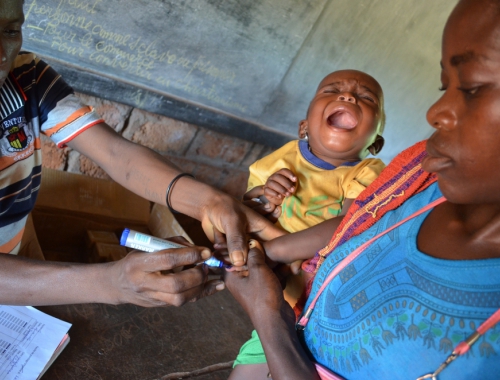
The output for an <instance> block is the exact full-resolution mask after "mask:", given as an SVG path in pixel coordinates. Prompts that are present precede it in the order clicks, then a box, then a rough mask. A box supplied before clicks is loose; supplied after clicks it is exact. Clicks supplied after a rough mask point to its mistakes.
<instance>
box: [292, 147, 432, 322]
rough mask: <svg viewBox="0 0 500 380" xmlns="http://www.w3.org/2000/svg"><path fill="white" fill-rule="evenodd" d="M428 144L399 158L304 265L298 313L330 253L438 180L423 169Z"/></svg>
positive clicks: (369, 188)
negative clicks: (324, 244)
mask: <svg viewBox="0 0 500 380" xmlns="http://www.w3.org/2000/svg"><path fill="white" fill-rule="evenodd" d="M425 144H426V141H425V140H424V141H420V142H418V143H416V144H415V145H413V146H411V147H410V148H408V149H406V150H404V151H403V152H401V153H400V154H399V155H397V156H396V157H395V158H394V160H392V161H391V163H390V164H389V165H388V166H387V167H386V168H385V169H384V170H383V171H382V173H380V176H379V177H378V178H377V179H376V180H375V181H373V182H372V184H371V185H370V186H368V187H367V188H366V189H365V190H364V191H363V192H362V193H361V194H360V195H359V196H358V197H357V198H356V200H355V201H354V202H353V204H352V205H351V207H350V208H349V210H348V212H347V214H346V216H345V217H344V220H343V221H342V223H341V224H340V225H339V227H338V228H337V230H336V231H335V232H334V234H333V236H332V239H331V240H330V243H329V244H328V245H327V246H326V247H325V248H323V249H321V250H320V251H318V252H317V253H316V255H315V256H314V257H313V258H312V259H311V260H308V261H305V262H304V263H303V264H302V269H303V270H304V271H305V272H306V273H305V274H306V278H307V277H308V275H309V277H310V280H309V281H308V284H307V287H306V291H305V293H304V294H303V296H302V297H301V299H300V300H299V302H298V303H297V305H296V307H295V312H296V313H297V314H298V313H300V312H301V310H302V309H303V307H304V305H305V300H306V299H307V296H308V295H309V293H310V291H311V284H312V280H313V279H314V275H315V274H316V272H317V271H318V269H319V267H320V266H321V264H323V262H324V261H325V259H326V258H327V257H328V255H329V254H330V253H332V252H333V251H334V250H335V249H336V248H337V247H338V246H340V245H342V244H343V243H345V242H346V241H347V240H349V239H350V238H351V237H353V236H356V235H359V234H361V233H362V232H364V231H366V230H367V229H368V228H370V227H371V226H373V225H374V224H375V223H376V222H377V221H378V220H380V218H381V217H382V216H384V215H385V213H387V212H388V211H391V210H394V209H396V208H397V207H399V206H400V205H401V204H403V202H405V201H406V200H408V199H409V198H411V197H412V196H413V195H415V194H417V193H418V192H420V191H422V190H424V189H425V188H427V187H428V186H429V185H430V184H432V183H434V182H435V181H436V180H437V176H436V175H435V174H434V173H427V172H425V171H423V170H422V166H421V163H422V160H423V159H424V157H425V156H426V152H425Z"/></svg>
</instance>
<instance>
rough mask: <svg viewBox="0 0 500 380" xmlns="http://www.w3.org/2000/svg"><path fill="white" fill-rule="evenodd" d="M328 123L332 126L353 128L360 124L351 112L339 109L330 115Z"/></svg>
mask: <svg viewBox="0 0 500 380" xmlns="http://www.w3.org/2000/svg"><path fill="white" fill-rule="evenodd" d="M327 123H328V125H329V126H330V127H336V128H341V129H353V128H355V127H356V125H358V120H357V119H356V118H355V117H354V115H352V114H351V113H350V112H347V111H345V110H339V111H337V112H335V113H333V114H331V115H330V116H328V119H327Z"/></svg>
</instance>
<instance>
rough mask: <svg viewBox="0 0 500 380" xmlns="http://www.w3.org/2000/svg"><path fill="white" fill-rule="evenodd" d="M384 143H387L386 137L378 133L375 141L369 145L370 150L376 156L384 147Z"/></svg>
mask: <svg viewBox="0 0 500 380" xmlns="http://www.w3.org/2000/svg"><path fill="white" fill-rule="evenodd" d="M384 143H385V140H384V138H383V137H382V136H380V135H377V137H375V141H374V142H373V144H372V145H370V146H369V147H368V152H370V153H371V154H372V155H374V156H376V155H377V154H378V153H379V152H380V151H381V150H382V148H383V147H384Z"/></svg>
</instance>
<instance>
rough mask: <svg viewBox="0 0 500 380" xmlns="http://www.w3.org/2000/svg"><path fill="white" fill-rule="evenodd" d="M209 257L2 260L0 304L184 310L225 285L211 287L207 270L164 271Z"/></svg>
mask: <svg viewBox="0 0 500 380" xmlns="http://www.w3.org/2000/svg"><path fill="white" fill-rule="evenodd" d="M210 255H211V254H210V251H209V250H208V249H207V248H202V247H186V248H181V249H175V250H172V249H170V250H164V251H159V252H155V253H148V254H145V253H144V252H137V251H136V252H131V253H129V254H128V255H127V256H126V257H125V258H123V259H121V260H119V261H113V262H110V263H103V264H76V263H62V262H50V261H39V260H32V259H27V258H24V257H18V256H15V255H8V254H0V289H2V290H1V292H0V304H4V305H31V306H41V305H62V304H74V303H107V304H115V305H116V304H122V303H132V304H136V305H139V306H144V307H153V306H164V305H175V306H180V305H182V304H184V303H186V302H188V301H191V300H196V299H198V298H200V297H203V296H206V295H210V294H212V293H215V292H216V291H217V290H221V289H223V288H224V284H223V283H222V282H221V281H218V280H216V281H208V282H207V274H208V273H207V269H206V267H205V265H197V266H194V267H192V268H190V269H187V270H184V271H181V272H179V273H172V274H162V273H160V271H168V270H173V269H175V268H179V267H182V266H185V265H193V264H196V263H200V262H202V261H203V260H205V259H207V258H208V257H210Z"/></svg>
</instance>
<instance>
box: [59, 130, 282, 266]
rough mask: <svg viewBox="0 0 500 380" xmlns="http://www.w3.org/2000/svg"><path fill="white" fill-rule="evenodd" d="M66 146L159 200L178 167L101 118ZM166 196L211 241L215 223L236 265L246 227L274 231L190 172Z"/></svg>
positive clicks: (241, 259) (242, 257) (264, 234)
mask: <svg viewBox="0 0 500 380" xmlns="http://www.w3.org/2000/svg"><path fill="white" fill-rule="evenodd" d="M68 146H69V147H71V148H72V149H75V150H77V151H79V152H80V153H82V154H84V155H85V156H87V157H89V158H90V159H92V160H93V161H94V162H95V163H97V165H99V166H100V167H101V168H102V169H104V170H105V171H106V173H108V174H109V176H110V177H111V178H113V179H114V180H115V181H116V182H118V183H119V184H121V185H122V186H124V187H126V188H127V189H129V190H131V191H133V192H134V193H136V194H138V195H140V196H142V197H144V198H146V199H148V200H150V201H153V202H156V203H159V204H163V205H165V204H166V202H165V194H166V190H167V187H168V184H169V183H170V182H171V181H172V179H173V178H174V177H175V176H176V175H177V174H179V173H180V171H179V169H177V168H176V167H175V166H174V165H173V164H171V163H170V162H169V161H168V160H167V159H166V158H165V157H163V156H161V155H159V154H157V153H156V152H154V151H152V150H150V149H148V148H146V147H144V146H141V145H138V144H135V143H133V142H130V141H128V140H126V139H124V138H123V137H121V136H120V135H118V134H117V133H116V132H115V131H114V130H113V129H112V128H111V127H109V126H108V125H106V124H105V123H101V124H98V125H95V126H93V127H91V128H89V129H87V130H86V131H84V132H82V133H81V134H80V135H78V136H77V137H75V138H74V139H73V140H71V141H70V142H69V143H68ZM170 201H171V205H172V207H173V208H174V209H175V210H176V211H179V212H181V213H183V214H186V215H189V216H191V217H193V218H196V219H198V220H200V221H201V222H202V226H203V229H204V231H205V233H206V234H207V236H208V237H209V238H211V240H212V241H213V228H214V227H215V228H216V229H217V230H218V231H221V232H223V233H225V234H226V238H227V245H228V249H229V253H230V257H231V261H232V263H233V265H236V266H240V265H244V264H245V262H246V255H247V252H248V244H247V237H246V236H247V234H248V233H253V234H256V235H257V236H258V237H259V238H261V239H263V240H268V239H271V238H273V237H274V236H276V234H275V233H276V229H275V228H274V227H273V226H272V224H271V223H270V222H268V221H267V220H266V219H265V218H263V217H261V216H260V215H258V214H257V213H256V212H254V211H252V210H250V209H249V208H247V207H245V206H244V205H242V204H241V202H238V201H237V200H235V199H233V198H232V197H230V196H229V195H227V194H224V193H222V192H221V191H219V190H216V189H214V188H213V187H211V186H208V185H206V184H203V183H201V182H198V181H196V180H194V179H192V178H190V177H182V178H180V179H179V180H178V181H177V182H176V183H175V186H174V187H173V189H172V191H171V197H170Z"/></svg>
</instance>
